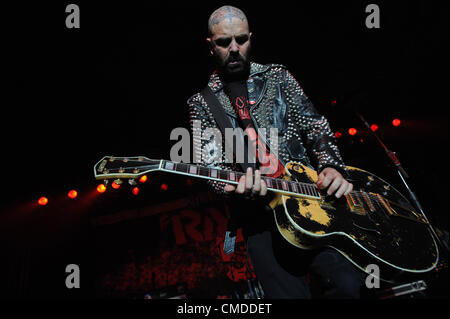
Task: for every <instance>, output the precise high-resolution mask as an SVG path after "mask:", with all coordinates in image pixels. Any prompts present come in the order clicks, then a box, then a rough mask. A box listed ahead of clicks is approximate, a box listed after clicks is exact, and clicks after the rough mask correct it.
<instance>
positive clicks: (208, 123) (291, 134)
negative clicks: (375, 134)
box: [187, 62, 346, 193]
mask: <svg viewBox="0 0 450 319" xmlns="http://www.w3.org/2000/svg"><path fill="white" fill-rule="evenodd" d="M208 86H209V87H210V88H211V89H212V91H213V92H214V94H215V95H216V97H217V98H218V99H219V101H220V102H221V104H222V106H223V108H224V109H225V113H226V114H227V116H228V117H229V118H230V120H231V123H232V125H233V126H234V127H235V128H237V127H239V124H238V115H237V113H236V111H235V110H234V108H233V107H232V105H231V103H230V101H229V99H228V97H227V95H226V94H225V93H224V90H223V83H222V82H221V80H220V78H219V75H218V74H217V72H214V73H213V74H212V75H211V77H210V79H209V82H208ZM247 87H248V101H249V105H250V115H251V118H252V119H253V122H254V125H255V128H256V129H258V128H265V129H266V130H267V131H269V130H270V128H277V130H278V131H277V132H278V141H277V142H278V144H276V145H278V157H279V159H280V160H281V161H282V162H284V163H287V162H290V161H297V162H301V163H303V164H304V165H307V166H309V167H311V168H314V169H316V170H317V171H319V172H320V171H322V170H323V169H324V168H325V167H334V168H336V169H337V170H338V171H340V172H341V173H342V174H343V175H344V176H346V168H345V165H344V163H343V161H342V158H341V155H340V153H339V150H338V148H337V146H336V143H335V138H334V135H333V133H332V132H331V130H330V127H329V123H328V121H327V120H326V119H325V118H324V117H323V116H321V115H319V114H318V113H317V111H316V109H315V108H314V106H313V105H312V103H311V102H310V100H309V99H308V97H307V96H306V95H305V94H304V92H303V89H302V88H301V86H300V85H299V83H298V82H297V81H296V80H295V78H294V77H293V76H292V75H291V73H290V72H289V71H288V70H287V69H286V68H285V67H284V66H283V65H279V64H270V65H261V64H257V63H253V62H252V63H251V66H250V75H249V78H248V80H247ZM187 103H188V106H189V112H190V123H191V130H192V132H193V134H194V136H200V134H201V132H204V131H205V130H206V129H207V128H212V129H218V126H217V124H216V122H215V120H214V116H213V115H212V113H211V112H210V110H209V107H208V105H207V103H206V101H205V100H204V98H203V96H202V95H201V94H200V93H197V94H195V95H193V96H192V97H191V98H189V100H188V101H187ZM194 121H196V125H194V123H195V122H194ZM199 123H200V125H199ZM266 144H267V145H272V144H271V143H270V137H267V136H266ZM220 145H224V144H223V143H222V142H220V143H218V142H217V141H215V140H214V139H209V140H208V139H195V138H194V145H193V151H194V152H195V153H196V154H194V156H197V158H201V161H202V164H203V165H205V166H213V167H219V168H222V169H229V170H240V168H239V167H238V166H237V165H236V164H233V163H227V161H226V160H225V151H224V150H222V149H221V147H220ZM217 152H220V153H221V154H217ZM217 159H219V160H217ZM210 184H211V186H213V188H214V190H215V191H216V192H218V193H223V188H224V185H225V184H224V183H220V182H210Z"/></svg>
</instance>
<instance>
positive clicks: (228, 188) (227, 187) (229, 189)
mask: <svg viewBox="0 0 450 319" xmlns="http://www.w3.org/2000/svg"><path fill="white" fill-rule="evenodd" d="M235 190H236V186H234V185H231V184H227V185H225V187H224V191H225V192H227V193H231V192H234V191H235Z"/></svg>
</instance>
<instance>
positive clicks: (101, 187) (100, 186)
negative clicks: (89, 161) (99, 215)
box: [97, 184, 106, 193]
mask: <svg viewBox="0 0 450 319" xmlns="http://www.w3.org/2000/svg"><path fill="white" fill-rule="evenodd" d="M105 191H106V186H105V184H100V185H98V186H97V192H99V193H104V192H105Z"/></svg>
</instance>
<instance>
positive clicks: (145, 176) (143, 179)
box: [139, 175, 147, 183]
mask: <svg viewBox="0 0 450 319" xmlns="http://www.w3.org/2000/svg"><path fill="white" fill-rule="evenodd" d="M139 181H140V182H141V183H145V182H146V181H147V175H142V176H141V178H139Z"/></svg>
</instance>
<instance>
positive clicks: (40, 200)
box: [38, 197, 48, 206]
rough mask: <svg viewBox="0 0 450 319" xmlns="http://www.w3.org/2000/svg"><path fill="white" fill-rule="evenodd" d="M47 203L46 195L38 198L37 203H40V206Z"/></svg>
mask: <svg viewBox="0 0 450 319" xmlns="http://www.w3.org/2000/svg"><path fill="white" fill-rule="evenodd" d="M47 203H48V198H47V197H41V198H39V200H38V204H39V205H41V206H45V205H47Z"/></svg>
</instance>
